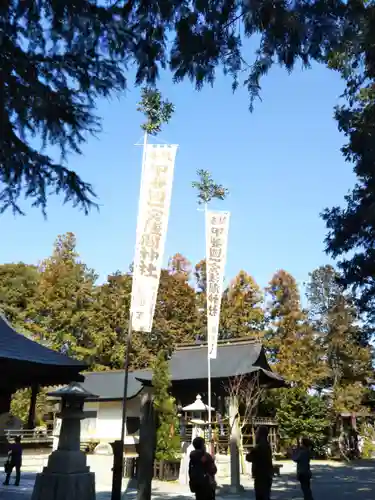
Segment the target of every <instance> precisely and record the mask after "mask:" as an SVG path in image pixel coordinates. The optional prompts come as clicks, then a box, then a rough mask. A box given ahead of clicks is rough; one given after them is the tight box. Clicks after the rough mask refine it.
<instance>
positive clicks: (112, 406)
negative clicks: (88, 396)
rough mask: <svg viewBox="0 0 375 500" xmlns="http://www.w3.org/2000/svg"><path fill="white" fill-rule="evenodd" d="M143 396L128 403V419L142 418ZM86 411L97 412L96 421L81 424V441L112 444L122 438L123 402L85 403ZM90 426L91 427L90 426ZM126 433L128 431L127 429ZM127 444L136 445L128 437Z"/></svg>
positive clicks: (90, 420) (89, 420)
mask: <svg viewBox="0 0 375 500" xmlns="http://www.w3.org/2000/svg"><path fill="white" fill-rule="evenodd" d="M140 408H141V395H138V396H136V397H135V398H133V399H130V400H128V401H127V410H126V416H127V417H138V418H139V416H140ZM84 411H87V412H96V420H95V422H92V419H86V420H84V421H82V424H81V440H86V439H87V440H97V441H100V442H112V441H114V440H116V439H120V437H121V422H122V401H98V402H88V403H85V406H84ZM88 424H89V425H88ZM126 433H128V432H127V429H126ZM125 442H126V443H129V444H134V438H133V437H131V436H128V437H127V439H126V440H125ZM136 442H137V440H136Z"/></svg>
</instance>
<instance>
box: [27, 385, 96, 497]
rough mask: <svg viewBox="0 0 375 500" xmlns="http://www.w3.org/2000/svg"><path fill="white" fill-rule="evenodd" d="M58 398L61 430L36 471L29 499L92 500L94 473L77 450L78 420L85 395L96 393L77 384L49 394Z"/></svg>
mask: <svg viewBox="0 0 375 500" xmlns="http://www.w3.org/2000/svg"><path fill="white" fill-rule="evenodd" d="M48 395H49V396H51V397H53V398H59V399H61V412H60V414H59V415H58V416H59V418H60V419H61V430H60V435H59V441H58V446H57V449H56V450H55V451H53V452H52V453H51V455H50V456H49V459H48V465H47V466H46V467H44V469H43V472H41V473H40V474H37V476H36V480H35V485H34V490H33V494H32V497H31V500H67V499H69V500H95V474H94V473H93V472H90V468H89V467H88V466H87V463H86V455H85V454H84V453H83V452H82V451H81V450H80V433H81V420H83V419H84V418H85V415H84V412H83V405H84V402H85V399H87V398H92V397H95V396H94V395H93V394H90V393H89V392H87V391H86V390H85V389H84V388H83V387H82V386H81V385H80V384H78V383H72V384H70V385H68V386H67V387H63V388H62V389H58V390H57V391H54V392H50V393H49V394H48Z"/></svg>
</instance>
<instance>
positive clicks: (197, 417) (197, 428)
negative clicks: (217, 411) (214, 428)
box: [182, 394, 214, 441]
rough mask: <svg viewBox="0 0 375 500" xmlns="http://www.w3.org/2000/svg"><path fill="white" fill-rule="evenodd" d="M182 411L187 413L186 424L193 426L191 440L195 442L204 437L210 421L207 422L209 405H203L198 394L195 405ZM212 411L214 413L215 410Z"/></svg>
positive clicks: (188, 406)
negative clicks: (198, 437) (195, 439)
mask: <svg viewBox="0 0 375 500" xmlns="http://www.w3.org/2000/svg"><path fill="white" fill-rule="evenodd" d="M182 410H183V411H184V412H185V420H186V422H187V423H188V424H189V423H190V424H191V425H192V426H193V431H192V436H191V440H192V441H193V439H194V438H195V437H197V436H202V437H204V431H205V429H206V428H207V426H208V420H206V417H207V416H208V405H206V404H204V403H203V401H202V397H201V396H200V395H199V394H198V395H197V397H196V399H195V401H194V403H192V404H190V405H187V406H185V407H184V408H182ZM211 411H214V408H212V407H211Z"/></svg>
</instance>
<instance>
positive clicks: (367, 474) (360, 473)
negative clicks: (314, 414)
mask: <svg viewBox="0 0 375 500" xmlns="http://www.w3.org/2000/svg"><path fill="white" fill-rule="evenodd" d="M312 469H313V481H312V485H313V494H314V498H315V500H374V499H375V461H374V462H365V461H361V462H357V463H356V464H350V465H338V466H332V465H325V464H322V465H320V464H319V465H317V464H314V466H313V467H312ZM1 479H2V478H1ZM34 480H35V474H32V473H24V474H23V475H22V480H21V485H20V486H19V487H15V486H12V485H10V486H8V487H6V486H3V485H2V484H1V483H2V481H3V479H2V480H1V483H0V500H30V498H31V493H32V489H33V484H34ZM134 486H135V484H131V483H130V484H129V485H128V487H127V490H126V492H125V493H124V496H123V498H124V499H127V500H135V498H136V490H135V489H134ZM245 487H246V491H245V493H244V495H243V497H244V498H246V500H253V499H254V492H253V488H252V486H251V485H250V483H249V484H248V485H245ZM162 488H163V486H162V485H161V484H160V483H159V484H158V486H157V488H154V491H153V495H152V500H166V499H175V500H186V499H187V498H188V497H190V498H193V495H192V494H189V492H188V490H186V491H184V492H181V487H180V486H178V485H176V491H175V492H174V488H173V486H172V485H171V484H170V485H169V488H167V491H163V490H162ZM105 489H107V490H108V491H99V492H97V494H96V500H110V498H111V494H110V488H109V487H108V488H105ZM221 498H223V499H225V498H228V499H229V498H231V497H230V496H229V495H228V496H227V497H224V496H223V495H220V491H218V494H217V500H220V499H221ZM232 498H233V499H235V498H236V497H234V496H233V497H232ZM237 498H238V497H237ZM272 500H302V494H301V492H300V487H299V484H298V483H297V481H296V479H295V475H294V474H282V475H281V476H280V477H278V478H275V480H274V484H273V488H272Z"/></svg>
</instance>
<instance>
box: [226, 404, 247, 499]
mask: <svg viewBox="0 0 375 500" xmlns="http://www.w3.org/2000/svg"><path fill="white" fill-rule="evenodd" d="M238 406H239V404H238V398H237V397H234V396H232V397H231V398H230V401H229V423H230V429H231V433H230V441H229V451H230V488H229V492H230V493H241V492H242V491H243V490H244V488H243V486H242V485H241V481H240V450H239V442H240V439H241V438H240V429H239V424H238V416H239V410H238Z"/></svg>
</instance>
